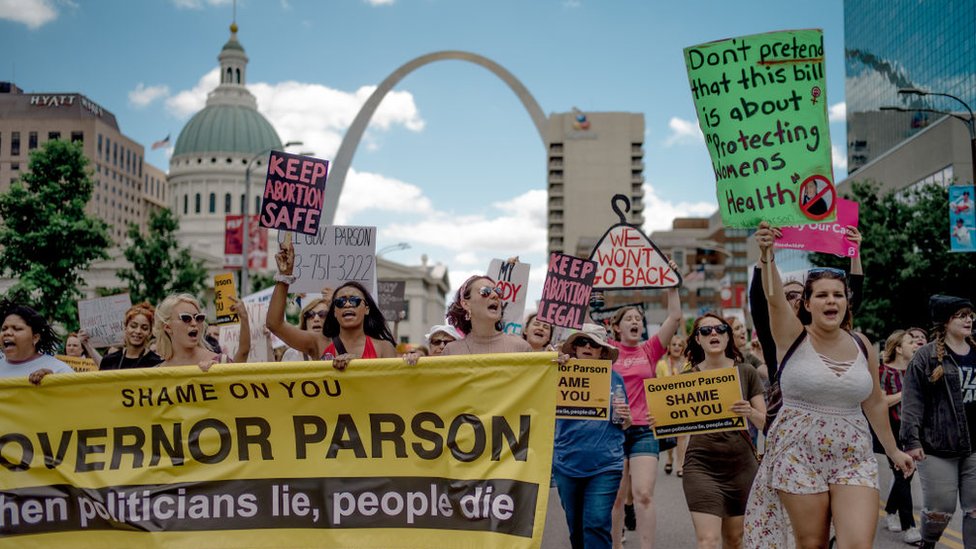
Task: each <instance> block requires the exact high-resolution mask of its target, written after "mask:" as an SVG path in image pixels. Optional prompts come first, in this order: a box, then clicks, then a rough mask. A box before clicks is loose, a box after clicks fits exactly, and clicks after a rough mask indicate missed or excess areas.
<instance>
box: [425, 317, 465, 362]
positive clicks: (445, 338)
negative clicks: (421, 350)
mask: <svg viewBox="0 0 976 549" xmlns="http://www.w3.org/2000/svg"><path fill="white" fill-rule="evenodd" d="M424 337H426V338H427V349H428V351H429V354H430V356H440V355H441V353H443V352H444V347H447V344H448V343H450V342H452V341H457V340H459V339H461V334H459V333H458V331H457V330H455V329H454V326H451V325H450V324H435V325H434V326H431V327H430V332H427V335H426V336H424Z"/></svg>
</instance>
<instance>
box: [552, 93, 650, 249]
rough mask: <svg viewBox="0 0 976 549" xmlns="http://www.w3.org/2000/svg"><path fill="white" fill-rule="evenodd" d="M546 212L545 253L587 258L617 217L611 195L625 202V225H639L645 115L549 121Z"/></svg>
mask: <svg viewBox="0 0 976 549" xmlns="http://www.w3.org/2000/svg"><path fill="white" fill-rule="evenodd" d="M546 142H547V143H548V144H549V150H548V156H549V158H548V172H549V175H548V191H549V203H548V206H547V212H548V224H549V246H548V249H549V251H550V252H561V253H565V254H569V255H575V256H580V257H589V255H590V251H591V250H592V249H593V246H595V245H596V243H597V241H598V240H599V239H600V237H602V236H603V234H604V233H605V232H606V230H607V229H608V228H610V226H611V225H614V224H615V223H618V222H619V217H618V216H617V214H616V213H614V211H613V210H612V209H611V206H610V201H611V199H612V198H613V196H614V195H616V194H622V195H624V196H626V197H627V198H629V199H630V202H631V210H630V213H628V214H627V222H628V223H631V224H633V225H637V226H641V225H643V224H644V202H643V198H644V190H643V184H644V115H643V114H637V113H629V112H582V111H578V110H574V111H573V112H567V113H554V114H551V115H550V116H549V128H548V131H547V135H546Z"/></svg>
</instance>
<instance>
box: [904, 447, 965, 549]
mask: <svg viewBox="0 0 976 549" xmlns="http://www.w3.org/2000/svg"><path fill="white" fill-rule="evenodd" d="M918 474H919V480H920V481H921V483H922V525H921V528H919V531H920V532H921V533H922V540H924V541H931V542H937V541H939V538H941V537H942V532H943V531H945V529H946V526H948V525H949V520H950V519H951V518H952V515H953V513H955V512H956V499H958V500H959V503H960V504H961V505H962V512H963V515H962V540H963V545H965V546H966V547H976V517H974V516H973V514H974V511H976V454H971V455H970V456H969V457H965V458H940V457H935V456H926V457H925V459H924V460H923V461H920V462H918Z"/></svg>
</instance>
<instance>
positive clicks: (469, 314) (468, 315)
mask: <svg viewBox="0 0 976 549" xmlns="http://www.w3.org/2000/svg"><path fill="white" fill-rule="evenodd" d="M464 320H471V312H470V311H464Z"/></svg>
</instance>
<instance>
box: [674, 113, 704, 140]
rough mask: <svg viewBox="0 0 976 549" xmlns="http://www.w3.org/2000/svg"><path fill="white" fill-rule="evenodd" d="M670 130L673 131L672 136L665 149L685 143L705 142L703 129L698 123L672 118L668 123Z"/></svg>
mask: <svg viewBox="0 0 976 549" xmlns="http://www.w3.org/2000/svg"><path fill="white" fill-rule="evenodd" d="M668 128H670V129H671V135H669V136H668V138H667V139H666V140H665V141H664V146H665V147H671V146H674V145H678V144H683V143H697V142H700V141H704V140H705V138H704V136H702V133H701V129H700V128H699V127H698V123H697V122H694V121H690V120H684V119H682V118H678V117H677V116H672V117H671V120H669V121H668Z"/></svg>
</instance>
